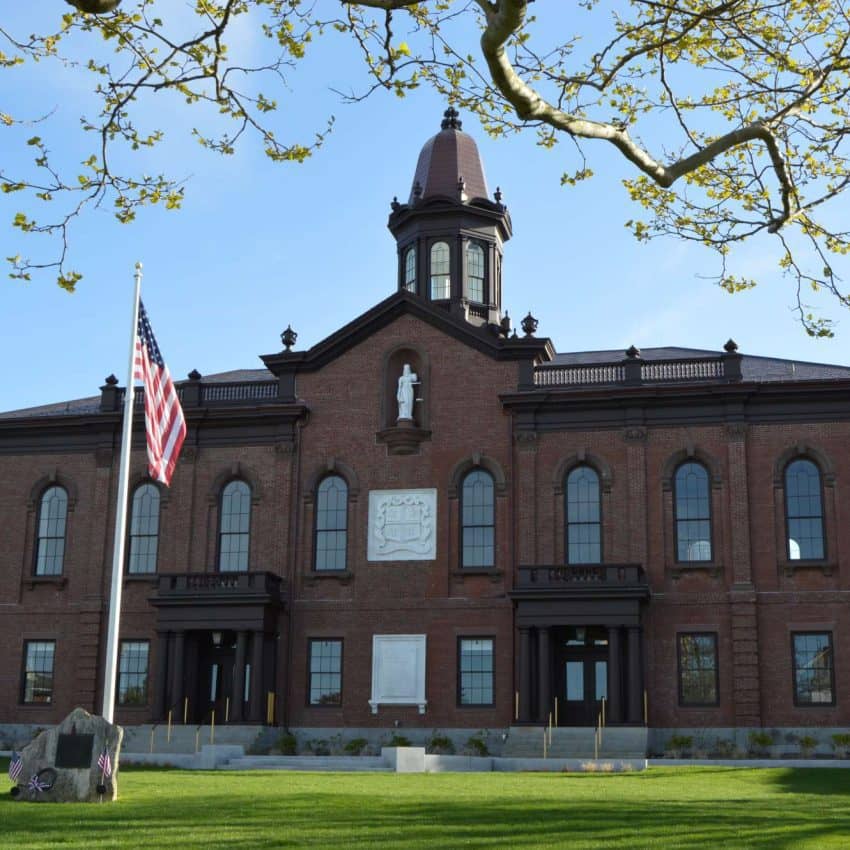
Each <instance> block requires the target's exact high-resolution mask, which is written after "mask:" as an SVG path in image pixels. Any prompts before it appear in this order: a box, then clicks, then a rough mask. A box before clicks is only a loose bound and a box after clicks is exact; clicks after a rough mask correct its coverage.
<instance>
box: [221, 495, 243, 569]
mask: <svg viewBox="0 0 850 850" xmlns="http://www.w3.org/2000/svg"><path fill="white" fill-rule="evenodd" d="M250 540H251V488H250V487H249V486H248V485H247V484H246V483H245V482H244V481H239V480H236V481H231V482H230V483H229V484H228V485H227V486H226V487H225V488H224V489H223V490H222V491H221V511H220V512H219V533H218V568H219V570H220V571H221V572H223V573H228V572H247V570H248V544H249V543H250Z"/></svg>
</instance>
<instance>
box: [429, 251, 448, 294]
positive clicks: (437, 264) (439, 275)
mask: <svg viewBox="0 0 850 850" xmlns="http://www.w3.org/2000/svg"><path fill="white" fill-rule="evenodd" d="M451 294H452V278H451V259H450V254H449V246H448V245H447V244H446V243H445V242H435V243H434V244H433V245H432V246H431V298H432V299H433V300H435V301H437V300H440V299H443V298H451Z"/></svg>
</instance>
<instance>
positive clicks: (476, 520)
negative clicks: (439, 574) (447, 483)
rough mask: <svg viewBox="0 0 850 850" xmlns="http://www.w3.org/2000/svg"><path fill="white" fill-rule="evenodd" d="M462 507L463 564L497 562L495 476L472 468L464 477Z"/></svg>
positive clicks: (480, 565)
mask: <svg viewBox="0 0 850 850" xmlns="http://www.w3.org/2000/svg"><path fill="white" fill-rule="evenodd" d="M460 502H461V504H460V508H461V566H463V567H492V566H494V565H495V538H496V508H495V489H494V487H493V476H492V475H490V473H489V472H485V471H484V470H483V469H473V470H472V471H471V472H468V473H467V474H466V476H465V477H464V479H463V485H462V486H461V497H460Z"/></svg>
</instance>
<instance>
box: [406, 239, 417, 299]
mask: <svg viewBox="0 0 850 850" xmlns="http://www.w3.org/2000/svg"><path fill="white" fill-rule="evenodd" d="M404 288H405V289H406V290H407V291H408V292H412V293H414V294H415V293H416V247H415V246H413V247H410V248H408V249H407V251H405V252H404Z"/></svg>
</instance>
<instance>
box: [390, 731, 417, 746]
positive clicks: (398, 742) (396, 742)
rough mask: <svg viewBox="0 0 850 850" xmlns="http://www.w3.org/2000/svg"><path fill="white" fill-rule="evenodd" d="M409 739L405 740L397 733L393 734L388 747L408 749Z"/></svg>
mask: <svg viewBox="0 0 850 850" xmlns="http://www.w3.org/2000/svg"><path fill="white" fill-rule="evenodd" d="M410 745H411V744H410V738H406V737H405V736H404V735H399V734H398V732H393V736H392V738H390V742H389V744H387V746H388V747H409V746H410Z"/></svg>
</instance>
